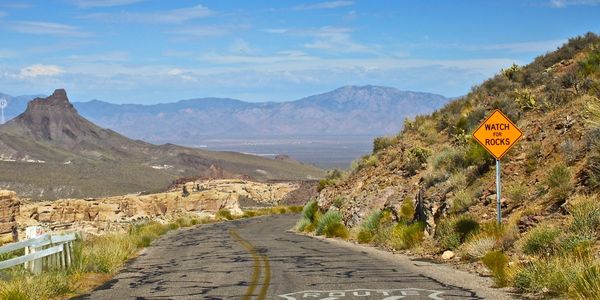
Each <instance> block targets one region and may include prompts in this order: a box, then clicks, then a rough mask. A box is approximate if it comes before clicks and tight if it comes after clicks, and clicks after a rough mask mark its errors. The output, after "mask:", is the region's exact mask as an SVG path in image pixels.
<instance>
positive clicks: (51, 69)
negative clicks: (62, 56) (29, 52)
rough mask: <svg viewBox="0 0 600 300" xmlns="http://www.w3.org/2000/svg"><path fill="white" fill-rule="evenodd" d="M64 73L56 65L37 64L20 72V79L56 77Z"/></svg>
mask: <svg viewBox="0 0 600 300" xmlns="http://www.w3.org/2000/svg"><path fill="white" fill-rule="evenodd" d="M62 73H64V71H63V70H62V69H61V68H60V67H59V66H56V65H42V64H36V65H31V66H27V67H25V68H23V69H21V71H20V72H19V75H18V76H19V78H22V79H25V78H33V77H39V76H56V75H60V74H62Z"/></svg>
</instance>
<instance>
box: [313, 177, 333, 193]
mask: <svg viewBox="0 0 600 300" xmlns="http://www.w3.org/2000/svg"><path fill="white" fill-rule="evenodd" d="M331 185H335V180H334V179H329V178H325V179H321V180H319V184H318V185H317V192H320V191H322V190H324V189H325V188H326V187H328V186H331Z"/></svg>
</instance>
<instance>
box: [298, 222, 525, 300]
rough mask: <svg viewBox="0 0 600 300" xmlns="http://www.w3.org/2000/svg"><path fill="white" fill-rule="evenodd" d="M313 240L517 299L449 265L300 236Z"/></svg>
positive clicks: (489, 294)
mask: <svg viewBox="0 0 600 300" xmlns="http://www.w3.org/2000/svg"><path fill="white" fill-rule="evenodd" d="M290 232H293V233H295V234H299V235H303V236H307V237H310V238H313V239H318V240H322V241H325V242H327V243H330V244H333V245H335V246H337V247H345V248H350V249H352V250H354V251H357V252H362V253H365V254H366V255H369V256H371V257H373V258H376V259H381V260H386V261H390V262H393V263H395V264H401V265H402V266H404V267H406V268H407V269H409V270H410V271H412V272H415V273H418V274H422V275H423V276H425V277H428V278H431V279H432V280H435V281H438V282H440V283H442V284H445V285H451V286H457V287H461V288H465V289H469V290H472V291H474V292H476V293H477V295H479V296H481V297H482V298H484V299H518V298H519V297H518V295H517V294H514V293H511V292H510V290H508V289H498V288H492V285H493V281H492V279H491V278H486V277H481V276H478V275H475V274H472V273H469V272H466V271H462V270H458V269H455V268H452V267H451V266H450V265H444V264H436V263H431V262H425V261H417V260H414V259H411V258H410V257H409V256H406V255H403V254H400V253H391V252H388V251H384V250H381V249H377V248H374V247H371V246H367V245H361V244H356V243H353V242H350V241H344V240H340V239H334V238H325V237H321V236H314V235H307V234H300V233H297V232H295V231H291V230H290Z"/></svg>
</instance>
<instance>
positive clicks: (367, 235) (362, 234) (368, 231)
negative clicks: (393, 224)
mask: <svg viewBox="0 0 600 300" xmlns="http://www.w3.org/2000/svg"><path fill="white" fill-rule="evenodd" d="M382 217H383V212H382V211H381V210H376V211H374V212H373V213H371V215H369V217H367V219H365V221H364V222H363V223H362V224H361V226H360V231H359V232H358V237H357V240H358V242H359V243H363V244H364V243H370V242H371V241H372V240H373V237H375V234H376V233H377V230H378V229H379V222H380V221H381V218H382Z"/></svg>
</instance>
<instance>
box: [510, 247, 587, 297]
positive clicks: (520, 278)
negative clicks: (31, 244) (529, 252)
mask: <svg viewBox="0 0 600 300" xmlns="http://www.w3.org/2000/svg"><path fill="white" fill-rule="evenodd" d="M593 265H594V263H593V262H591V261H590V260H589V259H579V258H574V257H570V256H563V257H549V258H543V259H538V260H533V261H531V262H529V263H525V264H524V265H523V266H522V267H521V268H519V269H518V270H517V272H516V274H515V278H514V286H515V287H516V288H517V289H518V290H520V291H522V292H528V293H540V292H542V291H545V292H546V294H547V295H548V296H554V297H559V298H564V297H565V296H566V295H567V293H568V292H569V290H572V291H575V290H574V289H572V288H571V287H572V286H576V285H577V282H578V281H579V284H581V285H587V282H586V281H587V280H586V279H585V277H584V276H583V274H586V270H588V268H589V267H590V266H593ZM590 275H591V274H590ZM590 277H592V278H593V275H592V276H590Z"/></svg>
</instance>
